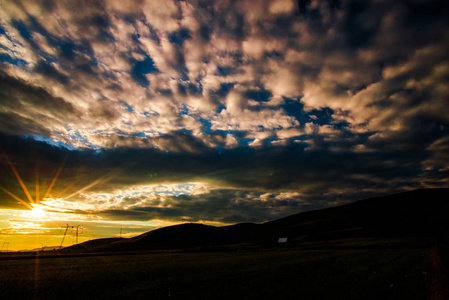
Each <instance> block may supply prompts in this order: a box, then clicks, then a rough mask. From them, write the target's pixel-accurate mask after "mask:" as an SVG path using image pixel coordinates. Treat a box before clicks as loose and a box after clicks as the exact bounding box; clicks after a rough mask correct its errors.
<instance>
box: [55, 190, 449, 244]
mask: <svg viewBox="0 0 449 300" xmlns="http://www.w3.org/2000/svg"><path fill="white" fill-rule="evenodd" d="M448 229H449V189H426V190H415V191H411V192H405V193H400V194H395V195H390V196H384V197H378V198H371V199H367V200H361V201H356V202H354V203H351V204H347V205H343V206H338V207H332V208H327V209H321V210H315V211H310V212H304V213H299V214H295V215H292V216H289V217H286V218H282V219H279V220H275V221H270V222H266V223H262V224H252V223H242V224H236V225H231V226H224V227H214V226H207V225H202V224H192V223H190V224H181V225H175V226H169V227H164V228H160V229H156V230H153V231H150V232H147V233H144V234H142V235H139V236H136V237H134V238H129V239H102V240H95V241H90V242H86V243H89V244H86V243H82V244H80V245H75V246H73V247H68V248H66V249H65V250H62V251H80V250H84V251H120V252H122V251H147V250H167V249H186V248H195V247H217V246H224V245H235V244H242V243H244V244H257V245H275V244H276V242H277V240H278V238H279V237H288V238H289V241H291V243H299V242H319V241H328V240H330V239H341V238H352V237H379V236H394V237H405V236H422V237H436V238H437V239H444V240H446V241H447V234H448V232H449V231H448ZM83 244H86V245H83Z"/></svg>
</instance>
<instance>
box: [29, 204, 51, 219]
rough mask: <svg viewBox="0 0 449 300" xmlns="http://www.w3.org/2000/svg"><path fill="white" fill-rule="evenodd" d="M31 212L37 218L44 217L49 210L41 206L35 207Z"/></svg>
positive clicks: (31, 215)
mask: <svg viewBox="0 0 449 300" xmlns="http://www.w3.org/2000/svg"><path fill="white" fill-rule="evenodd" d="M29 214H30V217H32V218H35V219H44V218H45V217H46V216H47V212H46V211H45V210H43V209H42V208H40V207H34V208H33V209H32V210H31V212H30V213H29Z"/></svg>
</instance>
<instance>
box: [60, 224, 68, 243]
mask: <svg viewBox="0 0 449 300" xmlns="http://www.w3.org/2000/svg"><path fill="white" fill-rule="evenodd" d="M66 225H67V227H66V228H65V232H64V236H63V237H62V241H61V246H59V249H62V243H64V238H65V235H66V234H67V230H69V224H66Z"/></svg>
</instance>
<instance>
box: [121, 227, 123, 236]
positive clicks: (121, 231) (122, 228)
mask: <svg viewBox="0 0 449 300" xmlns="http://www.w3.org/2000/svg"><path fill="white" fill-rule="evenodd" d="M122 229H123V228H122V227H120V238H122Z"/></svg>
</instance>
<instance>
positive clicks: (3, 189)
mask: <svg viewBox="0 0 449 300" xmlns="http://www.w3.org/2000/svg"><path fill="white" fill-rule="evenodd" d="M0 190H2V191H4V192H5V193H6V194H8V195H10V196H11V197H13V198H14V199H16V200H17V201H19V202H20V203H22V204H23V205H25V206H26V207H28V208H29V209H31V210H33V207H32V206H31V205H30V204H28V203H26V202H25V201H23V200H22V199H20V198H19V197H17V196H16V195H14V194H13V193H11V192H10V191H8V190H7V189H5V188H3V187H1V186H0Z"/></svg>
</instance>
